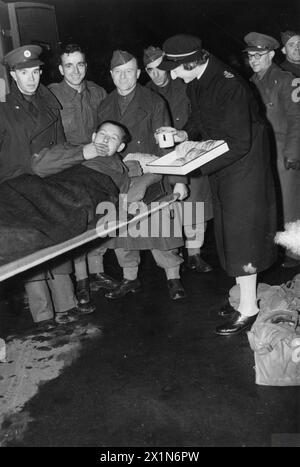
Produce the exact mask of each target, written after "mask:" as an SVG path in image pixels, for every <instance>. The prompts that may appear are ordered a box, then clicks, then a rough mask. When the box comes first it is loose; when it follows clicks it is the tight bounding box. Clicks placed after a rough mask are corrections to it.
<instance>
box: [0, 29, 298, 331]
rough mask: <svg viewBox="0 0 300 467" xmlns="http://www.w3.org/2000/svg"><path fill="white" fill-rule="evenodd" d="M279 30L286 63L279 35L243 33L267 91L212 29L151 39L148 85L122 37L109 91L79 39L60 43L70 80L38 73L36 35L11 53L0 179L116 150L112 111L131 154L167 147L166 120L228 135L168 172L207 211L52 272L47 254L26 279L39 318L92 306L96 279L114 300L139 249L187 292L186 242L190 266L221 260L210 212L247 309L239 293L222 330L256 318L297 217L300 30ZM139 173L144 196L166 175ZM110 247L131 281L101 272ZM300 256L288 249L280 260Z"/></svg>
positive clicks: (139, 194)
mask: <svg viewBox="0 0 300 467" xmlns="http://www.w3.org/2000/svg"><path fill="white" fill-rule="evenodd" d="M282 42H283V49H282V51H283V53H285V55H286V60H285V62H284V63H283V64H282V68H280V67H279V66H277V65H276V64H275V63H274V62H273V57H274V56H275V50H276V49H277V48H278V47H279V42H278V41H277V40H276V39H274V38H273V37H270V36H267V35H265V34H260V33H256V32H252V33H249V34H247V35H246V36H245V43H246V46H245V53H246V54H247V57H248V60H249V65H250V67H251V68H252V69H253V71H254V75H253V77H252V78H251V82H252V85H255V88H256V90H257V91H258V95H259V97H257V96H256V95H255V93H254V92H253V91H252V90H251V88H250V86H249V85H248V84H247V83H246V82H245V81H244V80H243V79H242V78H241V77H240V76H238V75H237V74H236V73H235V71H233V70H232V69H231V68H229V67H228V66H226V65H225V64H224V63H222V62H221V61H219V60H218V59H217V58H216V57H214V56H212V55H211V54H210V53H209V52H208V51H207V50H205V49H204V48H203V46H202V41H201V39H199V38H198V37H196V36H192V35H187V34H179V35H175V36H172V37H170V38H169V39H167V40H166V41H165V42H164V44H163V45H162V48H160V47H157V46H149V47H147V48H145V49H144V53H143V65H144V68H145V70H146V72H147V74H148V75H149V78H150V80H149V82H148V83H147V84H146V85H145V86H142V85H141V84H139V82H138V79H139V76H140V73H141V68H140V66H139V64H138V60H137V58H136V57H135V56H133V55H132V54H131V53H130V52H128V51H123V50H115V51H114V52H113V54H112V58H111V62H110V73H111V77H112V80H113V83H114V86H115V89H114V90H113V91H112V92H111V93H109V94H107V92H106V91H105V90H104V89H103V87H101V86H99V85H98V84H95V83H94V82H91V81H88V80H87V79H86V73H87V61H86V55H85V52H84V51H83V49H82V48H81V47H80V46H79V45H76V44H69V45H67V46H65V47H64V48H62V50H61V52H60V55H59V64H58V67H59V71H60V73H61V75H62V81H61V82H59V83H53V84H50V85H49V86H48V88H46V87H45V86H44V85H42V84H41V83H40V77H41V73H42V68H41V66H42V64H43V63H42V62H41V60H40V54H41V52H42V49H41V48H40V47H39V46H36V45H25V46H22V47H19V48H17V49H14V50H12V51H11V52H9V53H8V54H7V55H6V56H5V58H4V61H5V64H6V65H7V66H8V67H9V70H10V75H11V77H12V85H11V91H10V93H9V94H8V95H7V97H6V102H5V103H1V104H0V148H1V149H0V181H1V182H4V181H5V180H8V179H10V178H14V177H17V176H19V175H21V174H24V173H29V174H32V173H36V174H38V175H40V173H39V171H38V169H37V167H38V164H37V161H39V160H40V158H42V157H43V164H44V165H43V168H44V172H43V176H47V170H48V169H47V167H48V165H47V164H49V174H50V172H51V170H52V167H53V163H55V167H56V170H57V171H60V170H64V169H65V168H66V167H67V166H71V165H73V164H83V163H85V162H86V161H91V160H94V159H95V160H96V158H99V157H103V156H105V155H107V154H106V153H105V151H107V153H108V148H109V145H110V140H111V138H113V136H112V135H111V133H110V132H109V131H108V129H109V130H111V126H112V125H114V124H116V125H120V127H124V128H126V130H127V131H128V134H129V135H130V138H128V140H126V144H125V143H124V144H122V149H121V152H120V154H121V158H124V157H125V156H126V155H128V154H130V153H141V154H155V155H158V156H162V155H163V154H164V153H163V150H161V148H159V146H158V145H157V142H156V138H155V133H156V131H157V130H159V129H160V128H162V127H169V128H171V129H172V132H173V135H174V139H175V142H176V143H180V142H184V141H186V140H192V141H199V140H208V139H215V140H224V141H225V142H226V143H227V144H228V147H229V151H228V152H227V153H225V154H223V155H222V156H221V157H218V158H217V159H214V160H212V161H210V162H209V163H207V164H205V165H203V166H202V167H201V168H199V169H197V170H196V171H194V172H192V173H191V174H189V176H168V177H166V176H165V177H164V178H165V179H166V178H167V179H168V180H167V182H168V183H167V185H168V187H169V188H168V189H169V191H170V192H172V191H173V192H174V193H177V194H178V196H179V201H181V202H183V203H184V202H186V201H191V202H193V203H194V204H195V205H197V204H198V203H204V215H203V216H202V217H201V219H200V221H199V217H197V216H194V217H193V216H192V217H193V218H189V219H188V220H187V221H186V222H185V223H184V225H183V226H182V227H183V236H182V238H178V237H177V238H175V237H168V238H166V237H162V236H161V237H159V238H153V237H151V236H148V237H147V238H130V237H127V238H117V239H114V240H112V239H109V240H107V241H105V242H103V241H101V242H100V241H99V245H96V246H94V247H93V248H92V249H89V250H87V251H86V254H80V255H75V254H74V258H73V265H72V264H71V262H70V261H67V262H66V261H65V260H64V261H61V262H59V261H57V264H56V265H55V267H54V268H53V267H52V269H51V271H49V270H48V269H49V268H48V266H47V265H46V266H44V267H43V268H42V269H41V270H40V271H39V273H38V274H37V273H35V275H32V276H31V277H30V278H29V279H27V280H26V282H25V290H26V293H27V295H28V299H29V307H30V310H31V314H32V317H33V320H34V322H36V323H43V324H46V325H48V324H49V325H50V326H51V325H52V322H53V319H54V320H55V321H56V323H58V324H60V323H68V322H71V321H74V320H76V319H78V317H79V316H80V315H85V314H89V313H92V312H93V311H95V305H94V304H93V301H92V299H91V295H90V292H91V291H92V292H97V291H99V290H101V289H104V290H105V291H106V294H105V296H106V297H107V298H108V299H112V300H113V299H121V298H122V297H124V296H125V295H126V294H128V293H135V292H137V291H138V290H139V289H140V287H141V283H140V280H139V278H138V268H139V264H140V251H141V250H151V252H152V254H153V257H154V259H155V261H156V263H157V265H158V266H160V267H162V268H163V269H164V270H165V274H166V279H167V281H166V284H167V287H168V291H169V295H170V298H171V299H173V300H177V299H182V298H184V297H185V296H186V292H185V290H184V287H183V285H182V282H181V280H180V266H181V264H182V263H183V261H184V259H183V256H182V254H181V253H180V250H179V249H180V248H181V247H185V251H186V266H187V267H188V268H189V269H191V270H193V271H194V272H197V273H199V274H203V273H208V272H211V271H212V267H211V265H209V264H208V263H207V262H206V261H205V260H204V258H203V256H202V247H203V244H204V235H205V230H206V224H207V221H208V220H209V219H212V218H214V229H215V239H216V246H217V251H218V256H219V260H220V263H221V265H222V267H223V268H224V269H225V271H226V272H227V274H228V275H229V276H231V277H234V278H235V280H236V283H237V284H238V285H239V290H240V303H239V306H238V308H237V309H233V308H232V307H231V306H230V304H229V303H228V302H226V303H225V305H224V306H223V307H222V308H221V309H220V311H219V315H220V316H224V317H227V318H228V319H227V320H226V321H225V322H224V323H223V324H222V325H219V326H218V327H217V329H216V332H217V334H219V335H233V334H236V333H239V332H241V331H243V330H245V329H247V328H249V327H250V326H251V325H252V323H253V322H254V321H255V319H256V316H257V313H258V312H259V308H258V305H257V299H256V298H257V297H256V285H257V274H258V273H259V272H260V271H263V270H265V269H267V268H268V267H270V266H271V265H272V264H273V263H274V261H275V260H276V251H275V248H274V242H273V238H274V234H275V232H276V230H277V228H278V226H279V224H278V219H280V220H281V222H282V223H285V222H288V221H292V220H296V219H299V218H300V213H299V210H300V203H299V202H298V200H299V194H300V151H299V143H300V132H299V128H300V104H299V100H300V91H299V90H300V79H299V78H297V76H298V77H299V69H300V33H298V32H295V31H286V32H285V33H283V34H282ZM283 68H284V69H283ZM286 70H287V71H286ZM297 73H298V75H297ZM105 122H107V123H108V125H110V126H109V127H108V126H106V130H107V131H105V132H104V133H105V134H104V135H103V132H102V136H101V144H100V145H99V144H97V141H95V137H94V136H93V135H95V134H97V130H98V129H99V126H100V127H101V125H103V123H105ZM102 128H103V126H102ZM119 143H123V141H120V142H119ZM106 148H107V149H106ZM45 151H46V157H45ZM103 151H104V152H103ZM53 161H54V162H53ZM275 166H276V167H275ZM50 167H51V168H50ZM274 167H275V168H276V170H275V174H274ZM135 175H136V176H133V177H132V178H131V179H130V186H128V190H127V194H128V196H129V198H130V199H131V200H142V199H143V197H144V195H145V193H146V190H147V188H148V187H149V186H151V185H153V184H154V183H157V182H158V181H160V180H161V179H162V176H159V175H154V174H149V173H144V174H135ZM274 175H275V176H274ZM276 184H277V185H276ZM278 194H279V196H278ZM278 201H279V202H278ZM107 249H113V250H114V251H115V253H116V257H117V260H118V263H119V265H120V267H121V268H122V271H123V278H122V280H121V281H117V280H116V279H115V278H113V277H111V276H109V275H108V274H107V273H105V271H104V261H103V257H104V255H105V252H106V251H107ZM298 261H299V258H297V257H292V255H291V254H290V253H289V252H286V255H285V257H284V259H283V266H287V267H288V266H294V265H297V264H298ZM73 267H74V272H75V279H76V286H75V288H74V286H73V283H72V280H71V277H70V273H71V272H72V268H73Z"/></svg>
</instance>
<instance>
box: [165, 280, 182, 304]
mask: <svg viewBox="0 0 300 467" xmlns="http://www.w3.org/2000/svg"><path fill="white" fill-rule="evenodd" d="M167 284H168V289H169V294H170V297H171V298H172V300H178V299H179V298H185V297H186V294H185V290H184V288H183V285H182V284H181V282H180V279H169V280H168V281H167Z"/></svg>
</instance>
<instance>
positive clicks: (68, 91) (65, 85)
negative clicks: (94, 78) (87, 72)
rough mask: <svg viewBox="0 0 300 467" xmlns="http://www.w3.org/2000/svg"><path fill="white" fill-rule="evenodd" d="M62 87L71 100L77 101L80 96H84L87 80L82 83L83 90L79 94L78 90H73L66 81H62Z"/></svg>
mask: <svg viewBox="0 0 300 467" xmlns="http://www.w3.org/2000/svg"><path fill="white" fill-rule="evenodd" d="M62 87H63V89H64V93H65V94H66V96H67V97H68V98H69V99H70V100H72V99H75V98H76V97H77V96H78V94H83V92H84V91H85V90H86V88H87V86H86V80H84V81H83V82H82V88H81V91H80V92H78V91H77V89H74V88H72V86H70V85H69V84H68V83H67V82H66V81H65V80H63V81H62Z"/></svg>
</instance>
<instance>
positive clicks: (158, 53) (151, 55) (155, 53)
mask: <svg viewBox="0 0 300 467" xmlns="http://www.w3.org/2000/svg"><path fill="white" fill-rule="evenodd" d="M163 54H164V53H163V51H162V50H161V49H160V48H159V47H154V46H153V45H150V47H148V48H147V49H144V56H143V61H144V65H145V66H147V65H149V63H152V62H155V61H156V60H158V59H161V61H162V59H163Z"/></svg>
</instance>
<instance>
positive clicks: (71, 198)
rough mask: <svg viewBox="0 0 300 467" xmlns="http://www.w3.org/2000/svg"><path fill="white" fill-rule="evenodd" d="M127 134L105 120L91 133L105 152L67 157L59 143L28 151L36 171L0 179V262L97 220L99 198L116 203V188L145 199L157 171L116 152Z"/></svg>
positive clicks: (75, 232)
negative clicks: (125, 159) (146, 169)
mask: <svg viewBox="0 0 300 467" xmlns="http://www.w3.org/2000/svg"><path fill="white" fill-rule="evenodd" d="M129 138H130V136H129V134H128V132H127V130H126V128H125V127H123V126H122V125H120V124H118V123H116V122H110V121H107V122H104V123H103V124H102V125H101V126H100V127H99V129H98V131H97V132H96V133H94V135H93V142H94V144H95V145H96V146H97V154H100V155H101V156H103V157H101V156H100V157H99V156H97V157H94V158H93V157H91V156H90V155H88V156H86V157H88V158H86V159H84V158H83V156H81V155H78V157H77V156H76V157H75V158H74V157H70V156H69V154H68V153H66V152H64V151H61V150H60V145H57V146H55V148H53V147H52V148H51V151H49V150H48V149H43V150H42V151H41V152H40V153H39V154H35V155H34V156H33V157H32V171H33V173H34V174H35V175H21V176H19V177H17V178H15V179H11V180H8V181H6V182H4V183H2V184H1V185H0V265H3V264H6V263H8V262H10V261H14V260H16V259H19V258H21V257H24V256H26V255H28V254H30V253H33V252H35V251H37V250H40V249H42V248H46V247H49V246H51V245H54V244H56V243H60V242H63V241H66V240H68V239H70V238H73V237H75V236H77V235H80V234H81V233H83V232H85V231H86V230H87V229H88V228H89V227H91V226H95V224H96V208H97V206H98V204H99V203H101V202H102V201H111V202H113V203H114V204H117V203H118V195H119V193H128V197H129V198H128V199H129V201H138V200H141V199H143V197H144V194H145V192H146V190H147V187H148V186H150V185H151V184H153V182H155V181H156V180H157V178H158V176H157V175H151V174H147V175H144V176H141V177H140V175H141V173H142V172H141V169H140V166H139V164H138V163H137V162H135V161H132V162H131V161H128V162H127V163H126V164H127V165H126V164H125V163H123V161H122V159H121V157H120V156H119V154H118V153H119V152H121V151H122V149H123V148H124V147H125V145H126V143H127V142H128V141H129ZM106 156H108V157H106ZM135 176H138V177H135ZM131 177H134V178H131ZM134 180H137V182H135V183H133V181H134Z"/></svg>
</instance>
